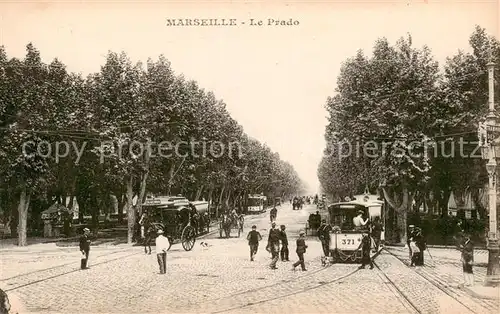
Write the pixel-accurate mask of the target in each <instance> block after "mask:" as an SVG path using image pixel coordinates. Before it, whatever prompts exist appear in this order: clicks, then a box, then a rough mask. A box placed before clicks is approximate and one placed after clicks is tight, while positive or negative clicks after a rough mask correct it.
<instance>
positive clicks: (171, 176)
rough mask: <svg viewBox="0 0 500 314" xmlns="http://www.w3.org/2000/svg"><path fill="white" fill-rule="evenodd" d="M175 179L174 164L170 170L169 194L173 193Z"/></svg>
mask: <svg viewBox="0 0 500 314" xmlns="http://www.w3.org/2000/svg"><path fill="white" fill-rule="evenodd" d="M173 180H174V164H173V163H172V165H171V166H170V170H169V171H168V189H167V195H172V194H171V193H172V185H173Z"/></svg>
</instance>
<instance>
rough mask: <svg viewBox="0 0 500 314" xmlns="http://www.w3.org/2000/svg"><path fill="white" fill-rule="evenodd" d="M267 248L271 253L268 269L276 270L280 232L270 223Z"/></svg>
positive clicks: (274, 224)
mask: <svg viewBox="0 0 500 314" xmlns="http://www.w3.org/2000/svg"><path fill="white" fill-rule="evenodd" d="M267 247H268V248H269V251H270V252H271V258H272V260H271V264H269V268H271V269H278V268H277V267H276V263H277V262H278V258H279V249H280V231H279V230H278V229H276V223H274V222H273V223H272V225H271V229H270V230H269V238H268V240H267Z"/></svg>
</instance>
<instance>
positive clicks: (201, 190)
mask: <svg viewBox="0 0 500 314" xmlns="http://www.w3.org/2000/svg"><path fill="white" fill-rule="evenodd" d="M203 188H204V186H203V185H201V186H200V187H199V188H198V190H197V191H196V194H195V197H194V200H195V201H199V200H200V196H201V193H202V192H203Z"/></svg>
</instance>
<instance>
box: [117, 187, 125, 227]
mask: <svg viewBox="0 0 500 314" xmlns="http://www.w3.org/2000/svg"><path fill="white" fill-rule="evenodd" d="M116 200H117V201H118V223H120V224H121V223H122V222H123V209H124V207H125V204H126V203H127V201H126V200H125V196H124V195H122V194H119V195H116Z"/></svg>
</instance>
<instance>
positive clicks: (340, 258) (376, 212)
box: [328, 194, 385, 263]
mask: <svg viewBox="0 0 500 314" xmlns="http://www.w3.org/2000/svg"><path fill="white" fill-rule="evenodd" d="M360 211H361V212H363V215H362V218H363V219H364V220H367V219H368V221H369V222H368V223H367V224H366V226H365V227H362V228H355V227H354V223H353V218H354V217H356V216H357V215H358V212H360ZM383 213H384V202H383V201H381V200H379V199H378V196H377V195H368V194H364V195H358V196H355V199H354V200H352V201H346V202H340V203H334V204H331V205H330V206H328V214H329V222H330V225H331V226H332V229H333V231H332V232H331V233H330V262H331V263H353V262H354V263H359V262H361V249H360V244H361V240H362V238H363V236H364V235H369V232H370V230H369V225H370V223H371V222H372V221H373V220H375V219H376V217H379V219H380V222H381V224H382V227H384V223H383V221H384V219H383V218H384V217H383ZM383 230H385V228H383ZM383 239H384V231H382V234H381V240H383ZM373 243H374V241H373V239H372V244H373Z"/></svg>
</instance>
